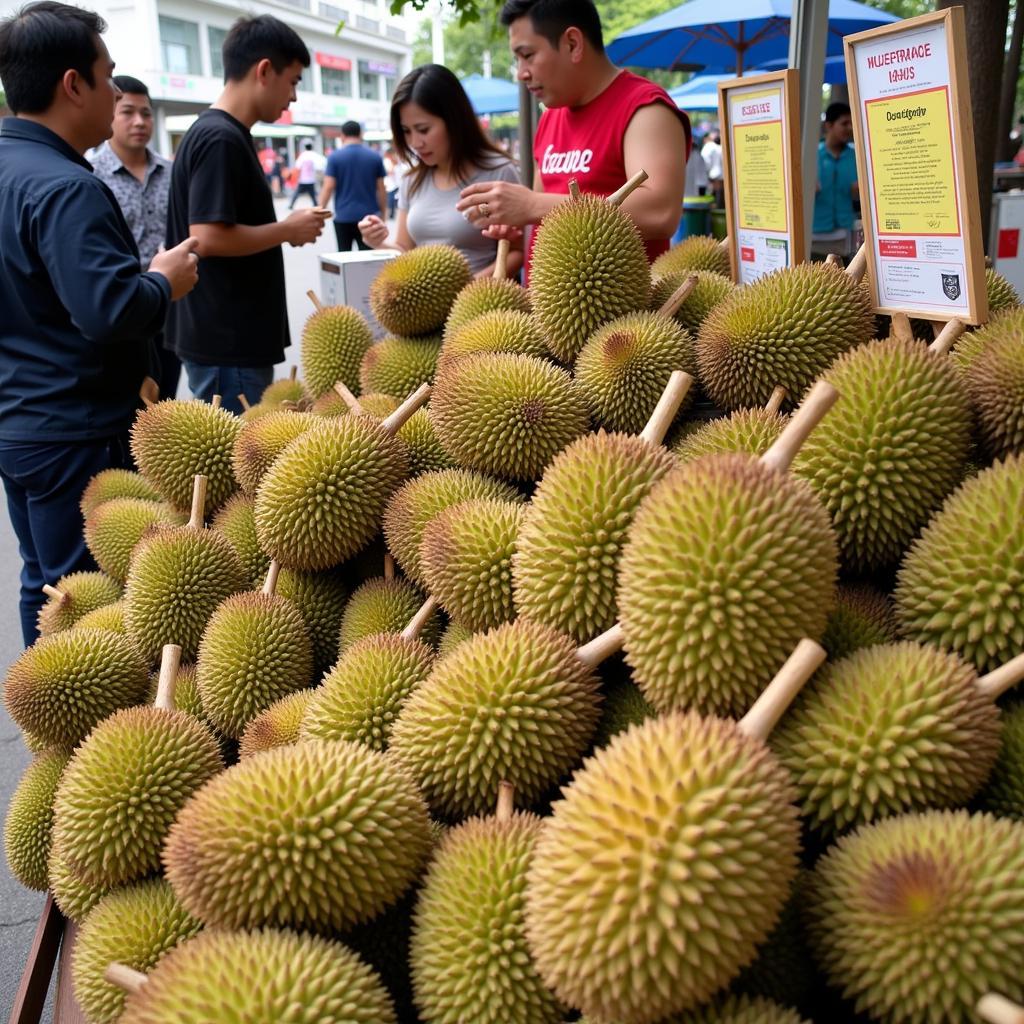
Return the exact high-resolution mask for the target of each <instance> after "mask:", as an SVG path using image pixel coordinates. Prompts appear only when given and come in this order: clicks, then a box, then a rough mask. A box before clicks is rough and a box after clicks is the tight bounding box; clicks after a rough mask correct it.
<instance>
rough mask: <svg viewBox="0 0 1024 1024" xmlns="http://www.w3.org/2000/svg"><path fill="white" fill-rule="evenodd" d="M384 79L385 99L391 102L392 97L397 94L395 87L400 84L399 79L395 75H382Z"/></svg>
mask: <svg viewBox="0 0 1024 1024" xmlns="http://www.w3.org/2000/svg"><path fill="white" fill-rule="evenodd" d="M381 78H383V79H384V92H385V94H386V95H385V99H386V100H387V101H388V102H389V103H390V102H391V97H392V96H394V95H395V87H396V86H397V85H398V79H397V78H395V76H394V75H381Z"/></svg>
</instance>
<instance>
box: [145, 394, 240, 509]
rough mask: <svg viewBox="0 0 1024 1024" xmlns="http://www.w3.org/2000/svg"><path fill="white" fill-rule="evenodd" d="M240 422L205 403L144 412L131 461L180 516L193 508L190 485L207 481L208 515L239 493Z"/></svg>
mask: <svg viewBox="0 0 1024 1024" xmlns="http://www.w3.org/2000/svg"><path fill="white" fill-rule="evenodd" d="M241 429H242V421H241V420H240V419H238V417H237V416H233V415H232V414H231V413H230V412H228V411H227V410H226V409H215V408H214V407H213V406H212V405H210V404H209V403H207V402H198V401H189V402H179V401H178V400H177V399H174V398H171V399H167V400H166V401H164V402H157V404H156V405H153V406H151V407H150V408H148V409H144V410H142V412H140V413H139V414H138V415H137V416H136V417H135V423H134V424H132V435H131V448H132V456H133V457H134V459H135V462H136V464H137V465H138V467H139V471H140V472H141V473H142V475H143V476H144V477H145V478H146V480H148V481H149V483H151V484H152V485H153V486H154V487H155V488H156V489H157V490H158V491H159V492H160V495H161V497H162V498H164V500H165V501H167V502H169V503H170V504H171V505H173V506H174V508H176V509H178V511H179V512H187V511H189V509H190V508H191V506H192V484H193V480H194V479H195V477H196V476H197V475H201V476H205V477H206V480H207V489H206V512H208V513H209V512H212V511H213V510H214V509H217V508H220V506H221V505H223V504H224V502H225V501H227V500H228V498H230V497H231V495H232V494H233V493H234V492H235V491H236V490H237V489H238V484H237V482H236V481H235V475H234V473H233V472H232V469H231V452H232V449H233V448H234V446H235V439H236V438H237V437H238V434H239V431H241Z"/></svg>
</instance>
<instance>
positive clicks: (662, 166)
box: [622, 103, 686, 239]
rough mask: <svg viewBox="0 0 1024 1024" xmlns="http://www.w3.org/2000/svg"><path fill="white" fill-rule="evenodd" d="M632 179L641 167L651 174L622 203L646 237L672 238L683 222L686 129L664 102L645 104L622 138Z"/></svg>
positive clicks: (627, 173)
mask: <svg viewBox="0 0 1024 1024" xmlns="http://www.w3.org/2000/svg"><path fill="white" fill-rule="evenodd" d="M622 151H623V159H624V162H625V165H626V180H627V181H628V180H629V179H630V178H631V177H633V175H634V174H636V172H637V171H639V170H641V169H642V170H645V171H646V172H647V175H648V178H647V181H645V182H644V184H643V185H641V186H640V187H639V188H637V189H634V190H633V192H632V193H630V195H629V197H628V198H627V199H626V201H625V202H624V203H623V204H622V209H623V210H625V211H626V213H628V214H629V215H630V217H632V218H633V222H634V223H635V224H636V226H637V227H638V228H639V229H640V234H641V235H643V237H644V238H645V239H663V238H671V237H672V234H673V232H674V231H675V230H676V228H677V227H678V226H679V218H680V216H681V214H682V209H683V188H684V186H685V183H686V133H685V131H684V130H683V125H682V122H681V121H680V120H679V118H678V117H677V116H676V115H675V114H674V113H672V111H671V110H669V108H668V107H667V106H665V105H664V104H663V103H652V104H650V105H649V106H646V107H641V108H640V109H639V110H638V111H637V112H636V113H635V114H634V115H633V117H632V118H631V119H630V122H629V125H628V126H627V128H626V135H625V137H624V138H623V140H622Z"/></svg>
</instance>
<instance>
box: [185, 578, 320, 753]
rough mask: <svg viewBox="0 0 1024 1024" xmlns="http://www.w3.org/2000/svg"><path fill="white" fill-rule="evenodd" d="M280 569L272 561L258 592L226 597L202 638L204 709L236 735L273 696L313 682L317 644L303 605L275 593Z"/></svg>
mask: <svg viewBox="0 0 1024 1024" xmlns="http://www.w3.org/2000/svg"><path fill="white" fill-rule="evenodd" d="M278 571H279V567H278V565H277V563H276V562H271V563H270V569H269V571H268V573H267V582H266V583H265V584H264V586H263V589H262V590H261V591H260V592H259V593H247V594H233V595H232V596H231V597H228V598H226V599H225V600H224V601H222V602H221V604H219V605H218V606H217V608H216V610H215V611H214V613H213V614H212V615H211V616H210V620H209V622H207V624H206V629H205V630H204V631H203V637H202V640H200V642H199V658H198V660H197V661H196V682H197V684H198V686H199V696H200V698H201V700H202V702H203V710H204V712H205V713H206V716H207V718H208V719H209V720H210V722H212V723H213V725H214V726H215V727H216V728H217V730H218V731H219V732H221V733H223V734H224V735H225V736H228V737H230V738H232V739H238V738H239V737H240V736H241V735H242V732H243V730H244V729H245V727H246V725H248V723H249V722H250V721H252V719H253V718H255V717H256V715H258V714H259V713H260V712H261V711H265V710H266V709H267V708H268V707H270V705H271V704H273V703H274V701H276V700H278V699H279V698H280V697H284V696H286V695H287V694H289V693H294V692H295V691H296V690H302V689H305V688H306V687H307V686H309V685H310V684H311V683H312V682H313V644H312V641H311V640H310V639H309V632H308V631H307V629H306V624H305V622H304V621H303V619H302V615H301V614H300V612H299V609H298V608H297V607H296V606H295V604H294V603H293V602H292V601H289V600H288V598H286V597H281V596H280V595H279V594H277V593H276V590H277V576H278Z"/></svg>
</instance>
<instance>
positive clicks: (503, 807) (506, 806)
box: [494, 781, 516, 821]
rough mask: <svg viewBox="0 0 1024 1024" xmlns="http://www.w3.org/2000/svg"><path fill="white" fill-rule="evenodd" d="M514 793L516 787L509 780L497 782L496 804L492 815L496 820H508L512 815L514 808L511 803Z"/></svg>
mask: <svg viewBox="0 0 1024 1024" xmlns="http://www.w3.org/2000/svg"><path fill="white" fill-rule="evenodd" d="M515 793H516V787H515V786H513V785H512V783H511V782H505V781H502V782H499V783H498V806H497V809H496V810H495V812H494V817H495V818H497V820H498V821H508V820H509V818H511V817H512V811H513V810H514V809H515V806H514V804H513V799H514V797H515Z"/></svg>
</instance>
